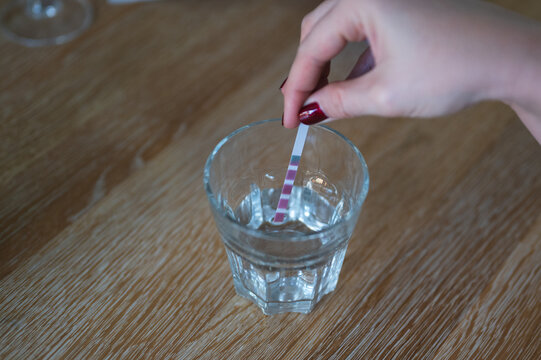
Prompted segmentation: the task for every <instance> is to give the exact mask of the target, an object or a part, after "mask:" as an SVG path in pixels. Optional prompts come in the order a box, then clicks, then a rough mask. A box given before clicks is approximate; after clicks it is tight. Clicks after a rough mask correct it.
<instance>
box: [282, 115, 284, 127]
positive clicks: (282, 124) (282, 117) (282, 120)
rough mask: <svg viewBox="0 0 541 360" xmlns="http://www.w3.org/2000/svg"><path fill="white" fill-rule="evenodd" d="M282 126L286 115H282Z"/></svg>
mask: <svg viewBox="0 0 541 360" xmlns="http://www.w3.org/2000/svg"><path fill="white" fill-rule="evenodd" d="M282 126H284V114H282Z"/></svg>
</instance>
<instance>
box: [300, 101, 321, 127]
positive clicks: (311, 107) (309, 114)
mask: <svg viewBox="0 0 541 360" xmlns="http://www.w3.org/2000/svg"><path fill="white" fill-rule="evenodd" d="M326 118H327V115H325V113H324V112H323V110H321V108H320V107H319V104H318V103H311V104H308V105H306V106H303V107H302V108H301V111H299V120H300V121H301V123H303V124H305V125H313V124H317V123H318V122H320V121H323V120H325V119H326Z"/></svg>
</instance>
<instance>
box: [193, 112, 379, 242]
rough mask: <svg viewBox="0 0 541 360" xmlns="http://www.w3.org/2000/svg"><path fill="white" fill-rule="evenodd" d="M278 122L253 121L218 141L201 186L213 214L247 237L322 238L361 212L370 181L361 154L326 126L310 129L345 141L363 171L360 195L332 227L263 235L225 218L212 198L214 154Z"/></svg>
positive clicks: (341, 136) (338, 133)
mask: <svg viewBox="0 0 541 360" xmlns="http://www.w3.org/2000/svg"><path fill="white" fill-rule="evenodd" d="M278 121H281V119H277V118H276V119H267V120H260V121H255V122H253V123H250V124H248V125H244V126H242V127H240V128H238V129H237V130H235V131H233V132H231V133H230V134H229V135H227V136H226V137H224V138H223V139H222V140H220V142H218V144H217V145H216V146H215V147H214V149H213V150H212V152H211V153H210V155H209V156H208V158H207V161H206V163H205V169H204V173H203V184H204V186H205V192H206V194H207V198H208V200H209V203H210V204H211V207H212V210H213V212H214V213H215V214H217V215H218V216H219V217H220V218H221V219H223V220H224V221H225V222H226V223H228V224H230V225H232V226H233V227H234V228H236V229H238V230H239V231H241V232H244V233H246V234H248V235H251V236H254V237H257V238H260V239H264V240H269V241H284V239H285V240H286V241H299V240H300V241H310V240H314V239H317V238H320V237H322V235H324V234H326V233H328V232H332V231H333V230H334V229H336V228H338V227H340V226H342V225H344V224H346V223H347V222H349V221H350V220H351V218H352V217H353V216H355V215H356V214H358V213H359V212H360V210H361V208H362V206H363V204H364V201H365V200H366V196H367V195H368V187H369V184H370V180H369V175H368V166H367V165H366V161H365V160H364V157H363V155H362V154H361V152H360V151H359V149H357V147H356V146H355V144H353V143H352V142H351V140H349V139H348V138H347V137H345V136H344V135H342V134H341V133H340V132H338V131H336V130H334V129H332V128H330V127H328V126H325V125H311V126H310V127H316V128H320V129H324V130H326V131H329V132H331V133H333V134H334V135H336V136H338V137H339V138H341V139H342V140H343V141H345V142H346V143H347V145H349V147H350V148H351V149H352V150H353V152H354V153H355V154H356V155H357V159H358V160H359V162H360V163H361V168H362V170H363V179H362V185H361V186H362V188H361V192H360V194H359V195H358V196H357V197H356V199H355V201H354V203H353V206H352V209H351V210H350V211H348V212H347V214H346V216H344V217H343V218H342V219H340V220H339V221H337V222H336V223H334V224H332V225H330V226H328V227H325V228H323V229H321V230H318V231H315V232H311V233H309V234H302V235H298V234H284V236H280V237H278V236H276V235H269V234H267V233H265V232H264V231H262V230H258V229H251V228H248V227H246V226H244V225H242V224H240V223H238V222H237V221H235V220H233V219H231V218H230V217H228V216H226V215H225V214H224V213H223V211H222V210H221V208H220V207H219V204H218V201H217V200H216V197H215V196H214V193H213V191H212V189H211V186H210V167H211V166H212V162H213V160H214V158H215V156H216V154H218V152H219V151H220V149H221V148H222V147H223V146H224V145H225V144H226V143H227V142H229V141H230V140H231V139H232V138H233V137H235V136H236V135H238V134H239V133H241V132H244V131H247V130H249V129H251V128H253V127H256V126H259V125H263V124H267V123H271V122H278ZM291 146H293V145H291ZM301 161H302V158H301Z"/></svg>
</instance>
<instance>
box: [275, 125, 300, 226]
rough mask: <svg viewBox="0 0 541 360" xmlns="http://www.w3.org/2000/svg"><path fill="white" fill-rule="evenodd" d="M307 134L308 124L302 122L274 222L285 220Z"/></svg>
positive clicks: (278, 222)
mask: <svg viewBox="0 0 541 360" xmlns="http://www.w3.org/2000/svg"><path fill="white" fill-rule="evenodd" d="M307 134H308V125H304V124H302V123H301V124H300V125H299V128H298V130H297V137H296V138H295V144H294V145H293V151H292V152H291V159H290V160H289V166H288V167H287V172H286V178H285V179H284V185H283V186H282V193H281V194H280V200H278V207H277V208H276V213H275V214H274V219H273V222H274V223H275V224H280V223H282V222H284V218H285V214H286V212H287V204H288V203H289V196H290V195H291V191H292V190H293V183H294V181H295V176H296V175H297V169H298V168H299V162H300V161H301V155H302V149H303V148H304V143H305V141H306V135H307Z"/></svg>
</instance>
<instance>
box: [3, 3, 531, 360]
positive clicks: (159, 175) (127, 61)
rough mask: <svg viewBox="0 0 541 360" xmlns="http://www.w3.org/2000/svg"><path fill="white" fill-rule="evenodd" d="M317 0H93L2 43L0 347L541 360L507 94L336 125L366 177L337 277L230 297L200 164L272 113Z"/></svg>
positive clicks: (45, 351)
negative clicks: (255, 301) (41, 33)
mask: <svg viewBox="0 0 541 360" xmlns="http://www.w3.org/2000/svg"><path fill="white" fill-rule="evenodd" d="M315 4H316V2H315V1H308V0H306V1H305V0H302V1H294V2H293V1H286V0H278V1H276V0H275V1H266V0H264V1H257V2H243V1H240V0H233V1H229V2H221V1H217V0H214V1H212V0H211V1H204V2H203V1H195V0H188V1H182V2H160V3H155V4H141V5H127V6H110V5H107V4H106V3H104V2H98V3H96V7H97V10H98V12H97V17H96V21H95V23H94V24H93V25H92V27H91V28H90V29H89V31H88V32H86V33H85V34H84V35H83V36H81V37H80V38H78V39H76V40H75V41H73V42H71V43H68V44H66V45H63V46H60V47H52V48H43V49H26V48H22V47H19V46H17V45H15V44H11V43H8V42H6V41H5V40H3V39H2V40H0V49H1V53H2V54H3V56H1V57H0V79H2V81H0V114H1V115H0V116H1V121H0V140H1V141H0V358H10V359H30V358H70V359H71V358H170V359H214V358H233V359H235V358H238V359H251V358H273V359H499V358H501V359H511V358H513V359H515V358H516V359H539V358H541V340H540V339H541V161H540V160H541V147H540V146H539V145H538V144H537V143H536V142H535V140H534V139H533V138H532V136H531V135H530V134H529V133H528V132H527V131H526V130H525V128H524V126H523V125H522V124H521V123H520V121H519V120H518V119H517V118H516V116H515V115H514V114H513V112H512V111H511V110H510V109H508V108H507V107H506V106H504V105H502V104H498V103H483V104H479V105H477V106H475V107H472V108H470V109H467V110H464V111H462V112H460V113H458V114H454V115H452V116H448V117H444V118H437V119H426V120H420V119H384V118H374V117H366V118H362V119H357V120H349V121H340V122H336V123H333V125H332V126H333V127H334V128H336V129H338V130H339V131H341V132H342V133H344V134H346V135H347V136H348V137H349V138H350V139H351V140H352V141H353V142H354V143H355V144H356V145H357V146H358V147H359V149H360V150H361V151H362V152H363V154H364V156H365V158H366V160H367V162H368V166H369V169H370V175H371V189H370V193H369V195H368V199H367V202H366V204H365V205H364V207H363V212H362V214H361V217H360V219H359V223H358V225H357V228H356V230H355V233H354V235H353V237H352V239H351V241H350V245H349V248H348V252H347V254H346V259H345V262H344V266H343V269H342V272H341V275H340V281H339V284H338V287H337V289H336V291H335V292H333V293H332V294H330V295H327V296H326V297H325V298H324V299H323V300H322V301H321V303H320V304H318V306H317V307H316V308H315V310H314V311H313V312H312V313H311V314H309V315H300V314H282V315H276V316H270V317H269V316H265V315H263V314H262V313H261V312H260V311H259V310H258V309H257V308H256V307H255V306H254V305H252V304H251V303H250V302H248V301H247V300H244V299H243V298H241V297H239V296H237V295H236V294H235V291H234V289H233V284H232V280H231V276H230V270H229V265H228V263H227V258H226V255H225V251H224V248H223V245H222V244H221V242H220V239H219V235H218V233H217V231H216V229H215V227H214V223H213V219H212V217H211V213H210V210H209V208H208V204H207V200H206V197H205V194H204V190H203V188H202V170H203V165H204V161H205V159H206V157H207V155H208V154H209V153H210V152H211V150H212V148H213V147H214V146H215V145H216V143H217V142H218V141H219V140H220V139H221V138H223V137H224V136H225V135H227V134H228V133H229V132H231V131H232V130H234V129H236V128H238V127H239V126H242V125H244V124H247V123H249V122H252V121H255V120H261V119H265V118H271V117H278V116H279V115H280V113H281V106H282V99H281V96H280V93H279V92H278V86H279V85H280V84H281V82H282V80H283V78H284V77H285V75H286V74H287V71H288V67H289V65H290V63H291V60H292V58H293V56H294V54H295V50H296V43H297V39H298V32H299V23H300V19H301V18H302V16H303V15H304V14H305V13H307V12H308V11H309V10H310V9H311V8H313V7H314V6H315ZM500 4H502V5H504V6H507V7H509V8H512V9H513V10H515V11H518V12H522V13H524V14H527V15H529V16H531V17H534V18H537V19H539V20H541V6H539V3H538V2H537V1H533V0H530V1H524V2H520V3H512V2H511V1H507V0H506V1H503V0H502V1H500ZM359 52H360V48H359V47H358V46H355V45H354V46H351V47H348V48H347V49H346V51H345V52H344V54H342V55H341V56H340V57H339V58H338V59H337V61H336V62H335V63H334V67H333V72H332V74H331V75H332V77H334V78H336V79H338V78H341V77H342V76H344V74H347V72H348V69H349V67H350V66H351V65H352V63H353V62H354V60H352V59H354V56H355V55H356V54H358V53H359Z"/></svg>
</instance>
